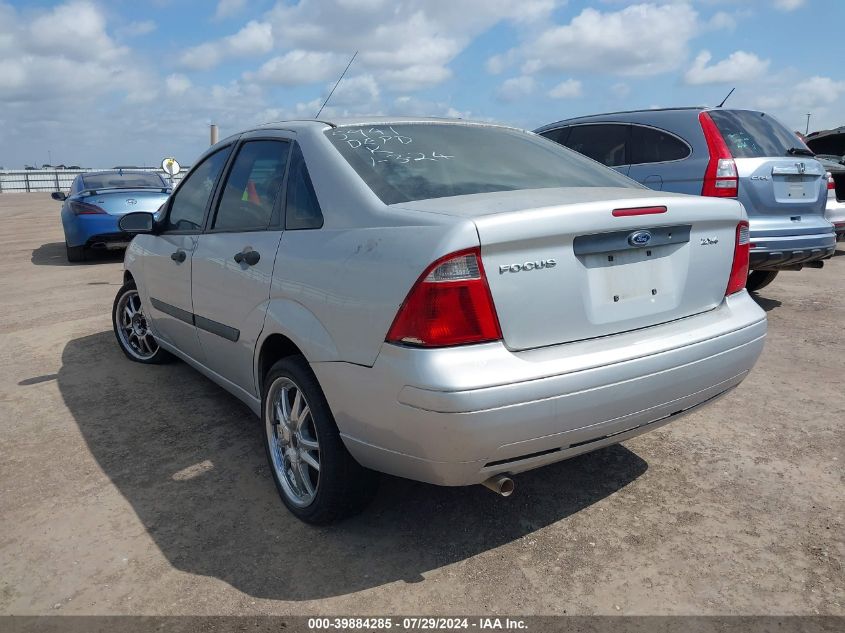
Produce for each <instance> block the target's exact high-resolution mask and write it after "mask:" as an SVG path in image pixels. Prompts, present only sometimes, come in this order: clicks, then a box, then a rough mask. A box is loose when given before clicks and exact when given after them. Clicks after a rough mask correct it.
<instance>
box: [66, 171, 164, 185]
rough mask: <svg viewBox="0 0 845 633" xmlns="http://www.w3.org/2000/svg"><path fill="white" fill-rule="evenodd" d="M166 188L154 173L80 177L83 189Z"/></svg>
mask: <svg viewBox="0 0 845 633" xmlns="http://www.w3.org/2000/svg"><path fill="white" fill-rule="evenodd" d="M163 187H167V185H166V184H165V182H164V181H163V180H162V179H161V177H160V176H159V175H158V174H155V173H149V174H144V173H131V174H127V173H124V174H119V173H117V172H115V173H105V174H86V175H84V176H82V188H83V189H161V188H163Z"/></svg>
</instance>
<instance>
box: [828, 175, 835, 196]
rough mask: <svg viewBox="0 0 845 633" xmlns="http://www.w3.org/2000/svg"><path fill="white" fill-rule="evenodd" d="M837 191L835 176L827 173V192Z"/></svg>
mask: <svg viewBox="0 0 845 633" xmlns="http://www.w3.org/2000/svg"><path fill="white" fill-rule="evenodd" d="M831 189H836V183H835V182H834V181H833V174H831V173H830V172H827V190H828V191H830V190H831Z"/></svg>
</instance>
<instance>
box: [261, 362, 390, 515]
mask: <svg viewBox="0 0 845 633" xmlns="http://www.w3.org/2000/svg"><path fill="white" fill-rule="evenodd" d="M262 393H263V401H262V406H261V410H262V422H263V423H264V447H265V449H266V452H267V460H268V462H269V464H270V472H271V473H272V474H273V481H274V482H275V484H276V489H277V490H278V492H279V496H281V498H282V501H283V502H284V504H285V506H287V508H288V510H290V511H291V512H292V513H293V514H294V515H295V516H296V517H297V518H298V519H300V520H302V521H304V522H306V523H311V524H315V525H325V524H328V523H333V522H335V521H339V520H341V519H343V518H346V517H349V516H352V515H353V514H357V513H358V512H360V511H361V510H363V509H364V507H365V506H366V505H367V504H368V503H369V502H370V501H371V500H372V498H373V496H374V495H375V492H376V489H377V487H378V474H377V473H375V472H374V471H372V470H368V469H366V468H364V467H363V466H361V465H360V464H358V462H356V461H355V459H354V458H353V457H352V455H350V454H349V451H347V450H346V447H345V446H344V445H343V441H342V440H341V438H340V433H339V431H338V429H337V425H336V424H335V421H334V417H333V416H332V413H331V410H330V409H329V405H328V402H326V398H325V396H324V395H323V390H322V389H321V388H320V385H319V383H318V382H317V377H316V376H315V375H314V372H313V371H311V367H310V366H309V365H308V362H307V361H306V360H305V358H303V357H302V356H289V357H287V358H284V359H282V360H280V361H278V362H277V363H276V364H274V365H273V366H272V367H271V368H270V371H269V372H268V373H267V376H266V377H265V379H264V388H263V390H262Z"/></svg>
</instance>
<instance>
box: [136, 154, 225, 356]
mask: <svg viewBox="0 0 845 633" xmlns="http://www.w3.org/2000/svg"><path fill="white" fill-rule="evenodd" d="M230 150H231V146H230V147H225V148H223V149H221V150H219V151H217V152H215V153H214V154H211V155H210V156H208V157H207V158H205V160H203V161H202V162H201V163H200V164H199V165H197V166H196V168H194V169H193V170H192V171H191V173H190V174H188V175H187V176H186V177H185V180H184V181H183V182H182V183H181V184H180V185H179V187H178V188H177V189H176V192H175V193H174V194H173V196H172V198H171V200H170V202H169V204H168V209H167V211H166V213H165V217H164V219H163V229H162V232H161V233H160V234H158V235H156V236H149V238H148V239H146V240H145V243H144V246H145V247H146V252H145V253H144V254H143V257H144V261H143V271H144V273H143V279H144V293H145V294H146V298H147V300H148V301H147V305H148V310H149V314H150V317H151V321H152V327H153V332H154V333H155V336H156V338H158V339H160V340H161V341H162V342H164V343H169V344H170V345H172V346H174V347H176V348H177V349H178V350H179V351H181V352H182V353H184V354H186V355H188V356H190V357H191V358H193V359H195V360H198V361H201V360H202V357H203V355H202V348H201V347H200V344H199V340H198V339H197V333H196V327H195V326H194V321H193V307H192V302H191V273H192V258H193V254H194V252H195V250H196V247H197V243H198V238H199V236H200V233H201V232H202V226H203V221H204V218H205V213H206V210H207V208H208V206H209V202H210V201H211V196H212V193H213V191H214V187H215V184H216V183H217V180H218V178H219V177H220V174H221V173H222V171H223V166H224V165H225V163H226V159H227V157H228V156H229V152H230Z"/></svg>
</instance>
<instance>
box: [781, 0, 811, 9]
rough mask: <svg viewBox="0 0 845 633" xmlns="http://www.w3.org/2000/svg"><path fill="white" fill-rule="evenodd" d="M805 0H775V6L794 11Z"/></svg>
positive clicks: (804, 2) (802, 4)
mask: <svg viewBox="0 0 845 633" xmlns="http://www.w3.org/2000/svg"><path fill="white" fill-rule="evenodd" d="M806 2H807V0H775V6H776V7H777V8H778V9H780V10H781V11H794V10H795V9H799V8H801V7H803V6H804V5H805V4H806Z"/></svg>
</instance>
